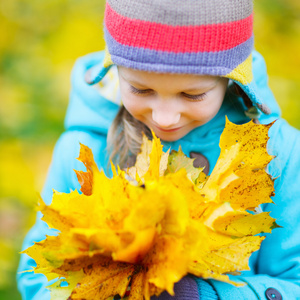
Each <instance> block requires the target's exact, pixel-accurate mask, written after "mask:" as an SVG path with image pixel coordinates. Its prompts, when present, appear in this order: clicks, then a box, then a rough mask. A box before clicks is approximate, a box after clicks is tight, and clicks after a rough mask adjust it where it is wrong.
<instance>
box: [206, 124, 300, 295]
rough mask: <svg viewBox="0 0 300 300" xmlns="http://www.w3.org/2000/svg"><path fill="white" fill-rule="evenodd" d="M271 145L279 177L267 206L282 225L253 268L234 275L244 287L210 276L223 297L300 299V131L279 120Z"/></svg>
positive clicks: (273, 172)
mask: <svg viewBox="0 0 300 300" xmlns="http://www.w3.org/2000/svg"><path fill="white" fill-rule="evenodd" d="M268 148H269V152H270V154H272V155H276V158H275V159H273V161H272V162H271V163H270V166H269V173H270V174H271V175H272V177H273V178H276V179H275V197H274V198H273V201H274V204H267V205H265V207H264V208H263V210H264V211H270V212H271V214H270V215H271V216H272V217H273V218H275V219H276V222H277V224H278V225H280V226H282V228H276V229H274V230H273V231H272V233H271V234H267V235H266V239H265V240H264V241H263V243H262V245H261V248H260V250H259V251H258V252H256V253H255V255H254V256H253V258H252V262H251V271H249V272H245V273H244V275H242V276H239V277H232V279H233V280H234V281H238V282H244V283H246V285H245V286H244V287H239V288H236V287H234V286H232V285H230V284H226V283H222V282H218V281H214V280H210V283H211V284H212V285H213V286H214V288H215V289H216V290H217V292H218V295H219V297H220V299H222V300H223V299H224V300H225V299H231V300H235V299H247V300H252V299H253V300H254V299H255V300H257V299H281V298H280V296H279V294H280V295H281V296H282V299H291V300H296V299H300V172H299V169H300V155H299V149H300V132H299V131H297V130H296V129H294V128H292V127H291V126H290V125H288V124H287V123H286V122H285V121H283V120H278V121H276V122H275V124H274V125H273V127H272V128H271V131H270V141H269V143H268ZM272 294H273V295H277V298H276V297H275V296H272ZM268 297H269V298H268ZM272 297H273V298H272Z"/></svg>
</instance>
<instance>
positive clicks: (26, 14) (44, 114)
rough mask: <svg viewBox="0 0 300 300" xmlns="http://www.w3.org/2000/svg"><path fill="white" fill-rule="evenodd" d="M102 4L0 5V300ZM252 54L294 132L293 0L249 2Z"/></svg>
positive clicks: (12, 286)
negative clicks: (262, 64)
mask: <svg viewBox="0 0 300 300" xmlns="http://www.w3.org/2000/svg"><path fill="white" fill-rule="evenodd" d="M103 10H104V0H97V1H96V0H44V1H40V0H3V1H1V3H0V28H1V33H0V103H1V104H0V299H1V300H2V299H3V300H4V299H5V300H6V299H10V300H18V299H21V297H20V295H19V293H18V292H17V288H16V282H15V274H16V268H17V264H18V260H19V254H18V252H19V251H20V250H21V244H22V240H23V238H24V236H25V234H26V232H27V231H28V229H29V228H30V226H31V225H32V224H33V222H34V218H35V204H36V201H37V193H40V192H41V189H42V186H43V182H44V180H45V176H46V172H47V168H48V166H49V164H50V160H51V152H52V150H53V147H54V144H55V141H56V140H57V138H58V137H59V135H60V134H61V132H62V131H63V119H64V114H65V110H66V107H67V103H68V93H69V89H70V82H69V78H70V71H71V68H72V65H73V64H74V61H75V59H76V58H77V57H79V56H81V55H84V54H86V53H89V52H92V51H97V50H101V49H103V48H104V42H103V31H102V20H103ZM255 47H256V49H257V50H258V51H259V52H261V53H262V54H263V55H264V57H265V60H266V63H267V67H268V71H269V83H270V86H271V88H272V90H273V92H274V94H275V96H276V98H277V100H278V102H279V103H280V106H281V108H282V112H283V117H284V118H286V119H287V120H288V121H289V122H290V123H291V124H292V125H293V126H295V127H297V128H299V129H300V101H299V100H300V73H299V71H298V70H299V69H300V1H299V0H257V1H256V2H255Z"/></svg>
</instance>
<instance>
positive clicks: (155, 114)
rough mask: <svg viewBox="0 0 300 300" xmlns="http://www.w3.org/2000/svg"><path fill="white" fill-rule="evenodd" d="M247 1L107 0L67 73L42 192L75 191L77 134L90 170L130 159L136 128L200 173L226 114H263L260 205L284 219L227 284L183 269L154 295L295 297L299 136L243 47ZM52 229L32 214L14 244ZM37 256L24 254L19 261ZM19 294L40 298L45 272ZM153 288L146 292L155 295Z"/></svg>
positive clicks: (210, 160) (261, 68)
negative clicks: (265, 187) (61, 122)
mask: <svg viewBox="0 0 300 300" xmlns="http://www.w3.org/2000/svg"><path fill="white" fill-rule="evenodd" d="M252 9H253V5H252V1H251V0H207V1H205V0H198V1H196V0H185V1H182V0H172V1H171V0H152V1H147V0H108V1H107V5H106V11H105V40H106V44H107V50H106V51H105V53H104V52H100V53H93V54H90V55H87V56H85V57H83V58H81V59H79V60H78V62H77V63H76V65H75V67H74V70H73V74H72V93H71V101H70V105H69V108H68V111H67V116H66V121H65V126H66V132H65V133H63V134H62V136H61V138H60V139H59V141H58V143H57V145H56V148H55V151H54V156H53V161H52V164H51V168H50V171H49V175H48V178H47V181H46V185H45V188H44V191H43V194H42V196H43V199H44V201H46V203H50V201H51V198H52V190H53V189H55V190H57V191H59V192H65V193H67V192H69V191H70V190H74V189H79V184H78V181H77V178H76V175H75V173H74V172H73V170H74V169H76V170H80V169H83V166H82V164H81V163H80V162H78V161H77V160H76V159H75V157H77V156H78V153H79V142H81V143H83V144H85V145H87V146H89V147H90V148H91V149H92V150H93V153H94V156H95V159H96V161H97V164H98V166H99V168H104V169H106V167H107V165H108V161H109V159H113V160H114V161H115V162H117V163H118V164H119V165H120V166H121V167H124V168H125V167H126V166H128V165H131V164H132V163H133V162H134V159H135V156H136V154H137V152H138V150H139V148H140V144H141V136H142V132H145V133H146V134H150V129H152V130H153V131H154V132H155V134H156V135H157V136H158V137H159V138H161V140H162V142H163V144H164V146H165V149H169V148H171V149H175V150H178V147H179V146H180V145H181V147H182V149H183V152H184V153H185V154H186V155H189V156H190V157H193V158H195V165H196V166H205V167H206V168H205V171H206V172H207V173H210V172H211V170H212V169H213V167H214V165H215V163H216V161H217V159H218V156H219V153H220V149H219V146H218V143H219V139H220V135H221V133H222V131H223V129H224V126H225V116H227V117H228V118H229V120H230V121H232V122H234V123H236V124H243V123H246V122H248V121H250V119H255V121H256V122H260V123H264V124H266V123H270V122H272V121H274V120H277V121H276V122H275V124H274V125H273V126H272V128H271V130H270V140H269V142H268V149H269V153H270V154H272V155H276V158H275V159H274V160H273V161H272V162H271V163H270V165H269V168H268V172H269V173H270V174H271V176H272V177H273V178H276V180H275V194H276V195H275V197H274V198H273V201H274V204H266V205H264V206H263V207H262V209H263V210H264V211H271V216H272V217H273V218H276V219H277V223H278V224H279V225H281V226H282V227H283V228H280V229H276V230H274V232H273V233H272V234H269V235H268V236H267V238H266V239H265V240H264V242H263V243H262V245H261V248H260V250H259V251H257V252H255V253H254V254H253V255H252V256H251V259H250V268H251V270H250V271H247V272H243V273H242V274H241V275H240V276H235V277H234V278H233V279H234V280H235V281H237V282H243V283H246V284H245V285H244V286H243V287H235V286H233V285H230V284H228V283H224V282H219V281H216V280H203V279H201V278H195V277H190V276H187V277H185V278H183V279H182V280H181V281H180V282H178V283H177V284H175V296H174V297H171V296H169V295H168V294H167V293H166V292H165V293H163V294H162V295H161V296H160V297H158V299H177V300H180V299H181V300H183V299H207V300H209V299H226V300H228V299H247V300H251V299H276V300H277V299H288V300H293V299H300V226H299V221H300V199H299V195H300V184H299V183H300V172H299V167H300V156H299V149H300V148H299V147H300V137H299V132H298V131H297V130H295V129H293V128H292V127H290V126H289V125H288V124H287V123H286V122H285V121H284V120H282V119H281V118H280V110H279V107H278V105H277V103H276V101H275V100H274V98H273V95H272V93H271V91H270V90H269V88H268V86H267V74H266V67H265V63H264V60H263V58H262V57H261V56H260V55H259V54H258V53H257V52H255V51H254V50H253V31H252V21H253V18H252ZM46 234H51V232H49V229H47V225H46V224H45V223H44V222H42V221H40V215H38V218H37V222H36V224H35V226H34V227H33V228H32V230H31V231H30V232H29V234H28V235H27V237H26V239H25V242H24V248H27V247H29V246H31V245H32V244H33V242H37V241H40V240H42V239H44V238H45V235H46ZM34 265H35V262H34V261H33V260H32V259H30V258H29V257H28V256H26V255H23V256H22V259H21V263H20V267H19V271H24V270H28V269H30V268H31V267H32V266H34ZM18 280H19V289H20V291H21V293H22V296H23V299H35V300H40V299H43V300H44V299H50V294H49V292H48V291H47V290H46V288H45V286H46V285H47V280H46V278H45V277H44V276H43V275H40V274H34V273H33V272H25V273H20V274H19V275H18ZM153 298H155V297H153Z"/></svg>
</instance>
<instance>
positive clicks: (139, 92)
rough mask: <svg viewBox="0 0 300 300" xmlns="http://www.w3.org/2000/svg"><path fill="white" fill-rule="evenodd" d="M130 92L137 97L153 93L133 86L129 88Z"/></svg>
mask: <svg viewBox="0 0 300 300" xmlns="http://www.w3.org/2000/svg"><path fill="white" fill-rule="evenodd" d="M130 92H131V93H133V94H137V95H146V94H150V93H151V92H153V91H152V90H150V89H147V90H139V89H137V88H135V87H133V86H130Z"/></svg>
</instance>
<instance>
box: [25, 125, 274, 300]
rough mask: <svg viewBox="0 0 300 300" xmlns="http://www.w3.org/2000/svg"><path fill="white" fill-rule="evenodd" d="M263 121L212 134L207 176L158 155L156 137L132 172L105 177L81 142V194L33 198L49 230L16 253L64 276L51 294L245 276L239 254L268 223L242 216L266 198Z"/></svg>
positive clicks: (106, 292)
mask: <svg viewBox="0 0 300 300" xmlns="http://www.w3.org/2000/svg"><path fill="white" fill-rule="evenodd" d="M270 126H271V125H257V124H254V123H253V122H250V123H248V124H244V125H234V124H232V123H230V122H229V121H228V120H227V122H226V128H225V130H224V132H223V134H222V136H221V140H220V147H221V154H220V158H219V160H218V162H217V164H216V167H215V168H214V170H213V172H212V174H211V176H209V177H207V176H206V175H205V174H204V173H203V172H202V170H203V169H202V168H198V169H197V168H194V167H193V160H192V159H189V158H187V157H186V156H185V155H184V154H183V152H182V150H181V149H180V150H179V151H178V152H172V153H171V154H169V152H166V153H164V152H163V150H162V145H161V143H160V140H159V139H158V138H157V137H155V135H154V137H153V141H152V142H151V141H149V140H148V139H147V138H145V137H144V140H143V145H142V148H141V153H140V154H139V155H138V156H137V160H136V164H135V166H134V167H132V168H129V169H128V170H126V171H123V170H120V169H118V170H116V169H115V167H114V166H112V169H113V177H112V178H111V179H110V178H107V177H106V176H105V174H104V173H103V172H102V171H99V170H98V168H97V166H96V164H95V162H94V159H93V155H92V152H91V150H90V149H89V148H87V147H86V146H84V145H81V150H80V155H79V158H78V159H79V160H80V161H82V162H83V163H84V164H85V166H86V168H87V171H86V172H76V174H77V176H78V180H79V182H80V184H81V191H82V194H79V193H78V192H77V191H74V192H71V193H70V194H64V193H58V192H55V193H54V196H53V200H52V203H51V205H49V206H46V205H45V204H44V203H43V202H42V200H41V201H40V210H41V212H42V213H43V215H44V217H43V220H44V221H45V222H47V223H48V225H49V226H51V227H53V228H56V229H58V230H59V231H60V232H59V234H58V236H54V237H47V239H46V240H45V241H42V242H40V243H36V244H35V245H33V246H32V247H30V248H28V249H27V250H25V253H27V254H28V255H29V256H31V257H33V258H34V259H35V260H36V262H37V267H36V268H35V270H34V271H35V272H36V273H39V272H40V273H44V274H45V275H46V276H47V278H48V279H49V280H50V279H53V278H55V277H64V278H65V279H63V280H64V281H66V282H67V283H68V286H67V287H63V286H60V283H59V282H58V283H55V284H54V285H53V286H52V287H51V295H52V297H57V295H60V299H87V300H88V299H100V300H101V299H103V300H106V299H111V297H113V296H115V295H120V296H121V297H124V296H125V294H126V293H127V292H128V290H130V294H129V300H142V299H146V300H149V299H150V297H151V296H152V295H159V294H160V293H161V292H162V291H164V290H167V291H168V292H169V293H170V294H171V295H173V294H174V291H173V287H174V283H176V282H178V281H179V280H180V279H181V278H182V277H183V276H185V275H186V274H188V273H191V274H194V275H196V276H199V277H203V278H214V279H217V280H222V281H225V282H230V283H233V284H235V283H234V282H232V281H230V280H229V278H228V276H227V275H226V273H229V272H231V273H232V272H237V271H241V270H247V269H249V267H248V260H249V256H250V254H251V253H252V252H254V251H256V250H258V249H259V247H260V244H261V242H262V240H263V239H264V237H261V236H259V235H258V234H259V233H261V232H268V233H270V232H271V230H272V229H273V228H275V227H276V226H277V225H276V223H275V220H274V219H273V218H271V217H270V216H269V213H265V212H263V213H260V214H253V213H250V212H249V210H253V209H254V208H255V207H257V206H258V205H260V204H262V203H267V202H271V199H270V197H271V196H272V195H273V190H274V188H273V180H272V179H271V177H270V176H269V175H268V174H267V173H266V172H265V167H266V166H267V164H268V163H269V162H270V160H271V159H272V157H271V156H270V155H268V153H267V151H266V143H267V141H268V130H269V128H270Z"/></svg>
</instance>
